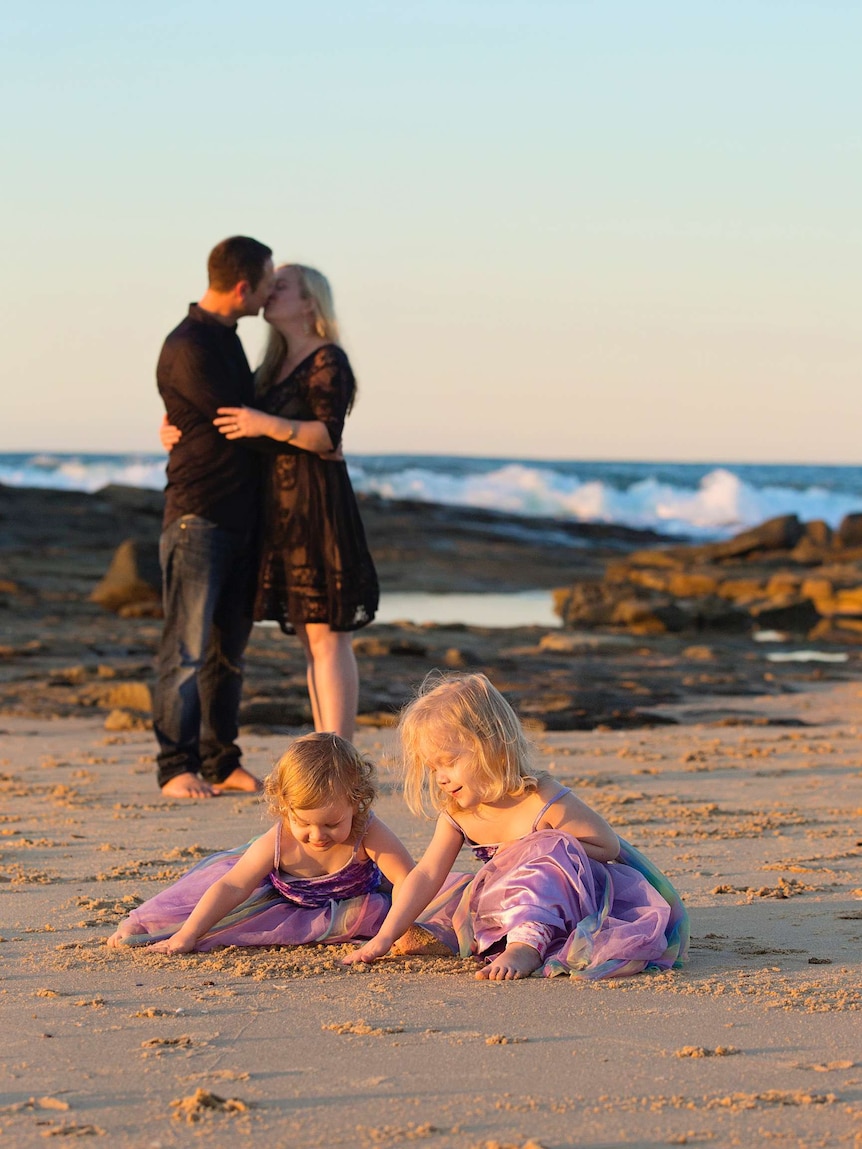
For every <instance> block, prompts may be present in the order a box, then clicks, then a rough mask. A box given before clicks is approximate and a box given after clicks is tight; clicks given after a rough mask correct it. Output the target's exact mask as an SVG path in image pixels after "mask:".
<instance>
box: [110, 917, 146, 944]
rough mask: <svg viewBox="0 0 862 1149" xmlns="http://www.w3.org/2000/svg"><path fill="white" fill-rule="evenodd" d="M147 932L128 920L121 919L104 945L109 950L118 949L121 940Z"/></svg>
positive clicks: (121, 942)
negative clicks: (109, 948) (108, 947)
mask: <svg viewBox="0 0 862 1149" xmlns="http://www.w3.org/2000/svg"><path fill="white" fill-rule="evenodd" d="M146 932H147V931H146V930H145V929H144V927H143V926H139V925H137V924H136V923H135V922H131V921H129V919H128V918H123V920H122V921H121V922H120V924H119V925H118V926H117V929H116V931H115V932H114V933H112V934H111V936H110V937H109V938H106V939H105V945H108V946H110V947H111V949H118V948H119V947H120V946H121V945H122V944H123V938H128V937H131V936H132V935H133V934H145V933H146Z"/></svg>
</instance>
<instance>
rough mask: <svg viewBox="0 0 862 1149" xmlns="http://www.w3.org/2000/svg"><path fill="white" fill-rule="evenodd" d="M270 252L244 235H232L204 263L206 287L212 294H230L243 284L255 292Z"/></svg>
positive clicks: (270, 250)
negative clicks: (210, 289) (207, 277)
mask: <svg viewBox="0 0 862 1149" xmlns="http://www.w3.org/2000/svg"><path fill="white" fill-rule="evenodd" d="M271 258H272V248H271V247H267V246H266V244H265V243H259V242H258V240H256V239H251V238H250V237H249V236H247V235H232V236H230V237H229V238H228V239H223V240H222V241H221V243H217V244H216V245H215V247H214V248H213V249H212V251H211V252H210V257H209V260H208V262H207V272H208V273H209V285H210V287H211V288H212V289H213V291H231V290H232V289H233V288H234V287H236V285H237V284H238V283H240V282H241V281H242V280H245V281H246V282H247V283H248V285H249V287H250V288H251V289H252V291H254V290H255V289H256V287H257V285H258V284H259V283H260V281H261V279H262V278H263V272H264V268H265V267H266V263H267V260H269V259H271Z"/></svg>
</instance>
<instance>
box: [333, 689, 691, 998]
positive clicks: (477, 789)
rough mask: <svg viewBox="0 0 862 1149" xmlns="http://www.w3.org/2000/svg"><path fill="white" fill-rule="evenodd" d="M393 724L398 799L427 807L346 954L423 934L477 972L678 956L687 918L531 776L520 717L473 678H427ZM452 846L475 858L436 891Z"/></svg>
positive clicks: (568, 798) (606, 965)
mask: <svg viewBox="0 0 862 1149" xmlns="http://www.w3.org/2000/svg"><path fill="white" fill-rule="evenodd" d="M400 731H401V741H402V747H403V752H404V760H405V769H406V783H405V797H406V799H407V803H408V805H409V806H410V808H411V809H412V810H413V811H414V812H415V813H419V812H421V811H422V810H424V808H425V799H426V797H430V799H431V802H432V804H433V805H434V806H435V807H436V808H437V809H438V810H439V811H440V814H439V817H438V819H437V827H436V829H435V831H434V836H433V838H432V840H431V844H430V845H429V847H428V849H427V850H426V851H425V854H424V856H423V857H422V859H421V861H419V862H418V863H417V865H416V868H415V869H414V870H413V871H412V873H411V874H410V875H409V876H408V877H407V878H406V879H405V881H404V882H403V884H402V885H401V887H400V889H399V891H398V893H397V895H396V896H395V898H394V899H393V904H392V909H391V910H390V911H389V913H388V914H387V916H386V920H385V921H384V922H383V925H382V926H381V927H380V930H379V932H378V934H377V936H376V937H375V938H372V940H371V941H369V942H367V943H366V944H365V945H363V946H362V947H361V948H360V949H358V950H357V951H356V952H355V953H353V954H351V955H350V956H349V957H348V958H347V959H346V961H347V962H356V961H365V962H370V961H374V960H375V959H376V958H379V957H382V956H383V955H384V954H385V953H387V951H388V950H389V949H390V947H392V945H393V943H395V942H396V939H398V938H401V941H400V942H399V943H398V947H397V948H398V951H399V952H408V951H410V950H414V951H420V950H421V949H422V948H423V947H422V941H423V938H424V939H425V940H429V934H431V935H433V936H434V938H436V939H437V940H438V941H442V942H444V943H446V944H447V945H448V947H449V949H450V950H452V951H454V952H458V953H460V955H461V956H462V957H467V956H468V955H469V954H471V953H472V954H475V955H478V956H479V957H481V958H484V963H485V964H484V965H483V967H482V968H481V969H480V971H479V972H478V973H477V974H476V976H477V977H479V978H491V979H494V980H503V979H510V978H522V977H528V976H529V975H530V974H539V973H541V974H543V975H544V976H546V977H550V976H552V975H554V974H558V973H569V974H573V975H575V976H578V977H584V978H602V977H619V976H621V975H624V974H631V973H638V972H640V971H641V970H643V969H646V968H648V967H652V968H657V969H668V968H670V967H671V966H676V965H680V964H681V963H682V962H683V960H684V959H685V957H686V951H687V948H688V918H687V915H686V912H685V909H684V908H683V906H682V903H681V902H680V899H679V896H678V895H677V893H676V891H675V890H674V889H673V887H672V886H671V884H670V883H669V882H668V880H667V878H665V877H664V876H663V875H662V874H661V873H660V872H659V871H658V870H657V869H656V868H655V867H654V866H652V865H651V863H650V862H648V861H647V859H646V858H644V857H643V856H642V855H641V854H639V853H638V852H637V851H636V850H635V849H633V848H632V847H631V846H629V845H627V844H626V843H625V842H622V841H621V840H620V839H619V838H618V837H617V835H616V834H615V833H614V832H613V830H612V829H611V828H610V826H609V825H608V824H607V822H605V820H604V818H602V817H600V816H599V815H598V814H597V813H596V812H595V811H594V810H591V809H590V808H589V806H586V805H585V804H584V803H583V802H582V801H581V800H580V798H577V797H576V796H575V795H574V794H573V793H572V792H571V790H569V789H567V788H565V787H563V786H561V785H560V784H559V783H558V782H556V781H554V779H553V778H551V777H549V776H547V775H542V774H536V773H533V772H532V771H531V769H530V761H529V747H528V745H527V742H526V739H525V737H524V732H523V730H522V728H521V724H520V722H519V721H518V719H517V717H516V716H515V713H514V711H513V710H512V708H511V707H510V706H509V704H508V703H507V702H506V700H505V699H504V698H503V697H502V695H501V694H500V693H499V692H498V691H497V690H495V689H494V687H493V686H492V685H491V683H490V682H489V681H488V679H487V678H485V676H484V675H482V674H471V675H465V676H454V677H451V678H446V679H443V680H442V681H440V682H438V684H437V685H434V683H433V682H432V683H431V684H430V686H428V685H426V687H425V688H424V689H423V692H422V693H421V694H420V696H419V697H418V698H417V699H416V700H415V701H414V702H413V703H411V704H410V705H409V706H408V707H407V709H406V710H405V712H404V714H403V716H402V719H401V724H400ZM465 844H466V845H468V846H469V847H470V848H471V849H472V850H473V852H474V853H475V854H476V856H477V857H478V858H479V859H480V860H481V861H482V862H484V863H485V864H484V865H483V866H482V868H481V869H480V870H479V872H478V873H477V874H475V876H471V875H466V876H464V875H462V876H459V877H458V878H452V877H450V878H449V880H448V882H447V884H446V886H445V887H444V881H445V880H446V879H447V875H449V871H450V870H451V868H452V865H453V864H454V862H455V859H456V857H457V856H458V852H459V850H460V849H461V847H462V846H463V845H465ZM441 887H444V888H443V893H442V894H441V895H440V897H438V898H437V900H436V901H433V902H432V899H434V897H435V895H436V894H438V891H440V890H441ZM426 907H427V908H426ZM423 910H424V911H425V913H424V914H423V913H422V911H423ZM420 914H421V915H422V916H421V917H419V922H420V923H421V926H419V927H414V928H413V929H412V930H411V931H410V933H409V934H408V935H407V937H406V938H402V937H401V935H403V934H404V933H405V931H406V930H408V927H410V926H411V923H412V922H413V921H414V919H416V918H417V917H418V916H419V915H420ZM426 931H427V932H426ZM430 940H432V941H433V939H430ZM408 943H409V944H408Z"/></svg>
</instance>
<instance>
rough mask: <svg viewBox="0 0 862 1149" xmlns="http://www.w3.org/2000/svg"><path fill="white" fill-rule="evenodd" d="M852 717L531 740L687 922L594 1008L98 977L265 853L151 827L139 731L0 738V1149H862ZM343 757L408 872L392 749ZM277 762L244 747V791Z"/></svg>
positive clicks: (191, 968) (536, 994)
mask: <svg viewBox="0 0 862 1149" xmlns="http://www.w3.org/2000/svg"><path fill="white" fill-rule="evenodd" d="M860 695H862V690H860V687H859V686H857V685H855V684H845V685H843V686H837V687H836V686H833V687H831V688H828V689H823V690H820V691H817V692H811V693H805V694H798V695H796V696H794V697H793V698H792V699H788V698H783V699H774V698H771V699H761V700H758V701H757V702H755V703H754V704H752V701H751V699H746V700H745V705H746V707H747V708H748V709H749V710H751V709H752V708H753V709H754V710H755V711H756V718H757V720H758V721H757V723H756V724H754V725H732V726H728V725H727V724H726V719H723V718H722V717H720V716H718V718H717V721H716V722H710V721H708V720H704V717H703V715H702V707H700V708H699V709H700V711H701V718H700V720H699V721H697V722H695V723H693V724H685V725H677V726H665V727H661V728H658V729H652V730H642V731H613V730H605V731H597V732H575V733H565V734H563V733H552V734H542V735H540V736H538V738H537V750H538V755H539V759H540V762H541V764H542V765H543V766H544V767H545V768H547V769H549V770H552V771H553V773H554V775H555V776H556V777H559V778H560V779H561V780H563V781H565V782H567V783H570V784H573V785H575V786H577V787H578V792H579V793H581V794H583V796H584V797H585V799H586V800H587V801H588V802H590V803H591V804H593V805H595V806H596V807H597V808H598V809H599V810H600V811H601V812H602V813H603V814H605V816H607V817H608V818H609V819H610V820H611V821H612V822H613V824H614V825H615V826H616V827H617V828H618V829H619V831H620V832H621V833H622V834H623V835H624V836H626V837H627V838H628V839H629V840H631V841H632V842H634V843H636V844H637V845H638V846H640V847H642V848H643V849H644V850H645V851H646V852H648V853H649V855H650V856H651V857H653V858H654V859H655V860H656V861H657V862H658V864H659V865H661V866H662V867H663V868H664V869H665V870H666V872H667V873H668V874H669V875H670V876H671V877H672V879H673V880H674V882H675V883H676V884H677V886H678V888H679V889H680V890H681V891H682V892H683V894H684V897H685V900H686V903H687V905H688V907H689V911H690V913H691V919H692V939H693V940H692V953H691V961H690V963H689V965H688V966H687V968H686V969H684V970H681V971H674V972H670V973H665V974H659V975H648V974H647V975H641V976H639V977H636V978H631V979H627V980H624V981H619V982H606V983H598V984H590V985H587V984H582V983H579V982H577V981H575V980H569V979H562V978H560V979H552V980H530V981H528V982H524V983H486V982H476V981H474V980H473V979H472V977H471V967H470V963H469V962H463V961H461V960H458V959H455V958H452V959H442V958H409V959H405V958H393V959H388V960H386V961H384V962H381V963H379V964H377V965H375V966H373V967H372V968H370V969H367V970H365V969H362V968H356V967H353V968H346V967H342V966H340V965H339V961H338V958H339V954H340V953H341V952H343V951H342V950H341V949H340V948H339V947H333V948H326V947H315V948H310V949H301V948H299V949H295V950H262V951H240V950H236V949H227V950H221V951H217V952H215V953H213V954H209V955H203V954H201V955H190V956H187V957H181V958H166V957H162V956H157V955H148V954H146V953H143V952H140V951H132V952H125V951H123V952H117V951H114V950H109V949H107V948H106V947H105V946H104V944H103V939H104V937H105V936H106V934H107V933H109V932H111V929H112V926H113V923H114V922H115V921H116V920H117V919H118V917H119V916H121V915H122V914H123V912H125V911H126V910H127V909H128V908H129V907H130V906H131V905H133V904H135V902H136V901H137V900H139V899H143V898H146V897H148V896H149V895H150V894H152V893H153V892H155V891H156V890H157V889H158V888H160V887H161V885H162V884H163V883H165V882H167V881H170V880H171V878H173V877H175V876H176V875H178V874H179V873H180V872H182V871H183V870H184V869H185V868H186V867H187V866H188V865H190V864H192V863H193V862H194V860H195V859H197V858H198V857H200V856H201V855H202V854H204V853H206V852H209V851H211V850H214V849H218V848H221V847H223V846H226V845H228V844H234V843H238V842H240V841H242V840H244V839H246V838H250V837H252V836H253V835H254V834H256V833H258V832H260V830H261V829H262V827H263V825H265V822H264V821H263V820H262V814H261V811H260V808H259V805H258V803H257V801H256V800H255V799H253V798H251V799H245V798H242V799H241V798H222V799H218V800H215V801H211V802H206V803H202V804H199V805H194V804H181V803H178V802H167V801H163V800H161V799H160V798H159V796H158V795H157V794H156V793H155V792H154V787H153V781H152V754H153V748H152V744H151V739H150V736H149V734H148V733H147V732H144V731H141V732H126V733H113V734H111V733H106V732H105V730H104V723H103V722H102V721H100V720H99V719H95V718H94V719H89V720H83V719H57V720H55V721H53V722H45V721H38V722H36V721H33V720H28V719H24V718H15V717H11V718H8V717H7V718H5V719H3V721H2V727H3V761H2V788H3V798H4V800H3V815H2V826H0V832H2V858H0V879H2V883H3V884H2V905H3V924H2V937H3V942H2V947H0V957H2V969H3V987H2V995H3V996H2V1001H3V1015H4V1019H5V1022H4V1029H5V1034H6V1036H5V1039H4V1049H3V1055H2V1063H3V1079H4V1082H5V1085H4V1095H3V1098H2V1110H0V1130H2V1134H3V1137H4V1141H8V1143H9V1144H10V1145H16V1146H28V1145H37V1144H43V1143H44V1141H43V1138H45V1137H47V1136H55V1135H56V1136H60V1135H68V1136H73V1135H74V1136H82V1135H86V1134H91V1135H93V1136H104V1137H106V1138H112V1139H113V1140H115V1141H118V1142H119V1143H120V1144H129V1145H141V1146H152V1147H155V1146H182V1145H188V1144H193V1143H195V1139H196V1138H197V1137H198V1136H199V1135H200V1136H205V1137H206V1138H207V1139H208V1141H209V1143H211V1144H216V1145H228V1144H236V1143H240V1144H242V1143H252V1141H253V1142H254V1143H264V1142H265V1143H267V1144H295V1145H307V1146H339V1145H344V1146H349V1145H361V1146H377V1145H380V1146H399V1145H408V1144H414V1143H419V1144H428V1145H438V1146H441V1147H442V1146H447V1147H448V1146H451V1147H453V1149H479V1147H481V1149H492V1147H494V1146H519V1147H521V1146H526V1145H533V1146H536V1145H541V1146H545V1147H547V1149H561V1147H563V1146H574V1145H577V1146H590V1147H598V1146H608V1147H610V1146H622V1145H643V1146H647V1145H650V1146H651V1145H663V1144H700V1143H704V1144H706V1143H709V1144H714V1145H753V1144H770V1145H787V1146H790V1145H800V1146H802V1145H805V1146H815V1145H816V1146H824V1145H853V1144H856V1145H858V1144H860V1142H862V1057H860V1054H859V1049H860V1046H859V1021H860V1009H862V978H860V961H859V953H860V946H859V943H860V936H862V932H861V931H862V864H860V857H862V851H860V842H859V816H860V813H862V809H860V784H859V783H860V767H859V761H858V742H859V738H858V730H857V728H856V727H855V726H854V725H853V721H852V719H853V716H854V715H856V714H858V710H859V705H860ZM724 701H725V702H726V700H724ZM716 714H717V715H719V712H718V711H716ZM676 716H677V717H685V715H684V714H677V715H676ZM787 718H795V719H797V720H799V719H801V720H802V721H804V723H805V724H806V725H805V726H804V727H801V728H800V727H785V726H783V725H780V724H777V723H781V722H782V721H783V720H785V719H787ZM358 741H359V744H360V746H361V747H362V749H363V750H365V751H367V752H368V753H370V754H372V755H374V756H375V757H377V758H378V759H379V760H380V761H381V762H382V768H381V776H382V779H383V783H384V785H383V789H384V795H383V797H382V799H381V801H380V804H379V809H380V812H381V814H382V816H383V817H384V818H385V819H386V820H387V821H388V822H389V823H390V824H391V825H392V826H393V827H394V828H395V829H396V830H398V831H399V832H400V833H401V834H402V835H403V837H404V840H405V841H406V842H407V844H408V845H409V847H410V848H411V849H413V850H419V849H421V848H422V846H423V844H424V842H425V841H426V840H427V837H428V833H429V827H428V826H427V825H426V824H424V823H420V822H417V821H415V820H414V819H413V818H412V817H411V816H409V815H408V814H407V812H406V810H405V808H404V807H403V804H402V802H401V799H400V796H399V793H398V787H397V781H396V778H395V775H394V772H393V770H392V767H391V757H390V756H391V753H392V751H393V750H394V744H393V734H392V731H391V730H383V731H380V730H376V729H373V728H364V729H363V730H362V732H361V734H360V736H359V739H358ZM284 742H285V738H284V736H283V735H269V736H261V735H259V734H254V735H249V736H247V737H246V739H245V744H246V748H247V751H248V760H249V762H250V764H251V766H252V768H253V769H256V770H258V771H261V772H263V771H265V770H266V769H267V767H268V765H269V764H270V763H271V762H272V760H273V758H274V757H275V756H276V755H277V754H278V753H279V751H280V750H281V748H282V746H283V745H284ZM387 762H389V763H390V765H387ZM213 1098H220V1099H221V1100H220V1101H219V1100H213Z"/></svg>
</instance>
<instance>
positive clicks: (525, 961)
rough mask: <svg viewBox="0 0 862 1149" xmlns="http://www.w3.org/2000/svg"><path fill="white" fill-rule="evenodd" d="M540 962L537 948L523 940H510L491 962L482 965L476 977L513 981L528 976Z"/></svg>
mask: <svg viewBox="0 0 862 1149" xmlns="http://www.w3.org/2000/svg"><path fill="white" fill-rule="evenodd" d="M541 964H542V959H541V957H540V956H539V951H538V950H536V949H533V947H532V946H528V945H526V944H525V943H524V942H512V944H511V945H508V946H506V948H505V949H504V950H503V952H502V953H501V954H497V956H496V957H495V958H494V960H493V961H492V962H489V963H488V965H486V966H483V967H482V968H481V969H480V970H479V972H478V973H477V974H476V977H477V978H479V979H480V980H481V979H482V978H487V979H488V981H515V980H516V979H518V978H522V977H529V976H530V974H531V973H532V972H533V970H536V969H538V968H539V966H540V965H541Z"/></svg>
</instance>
